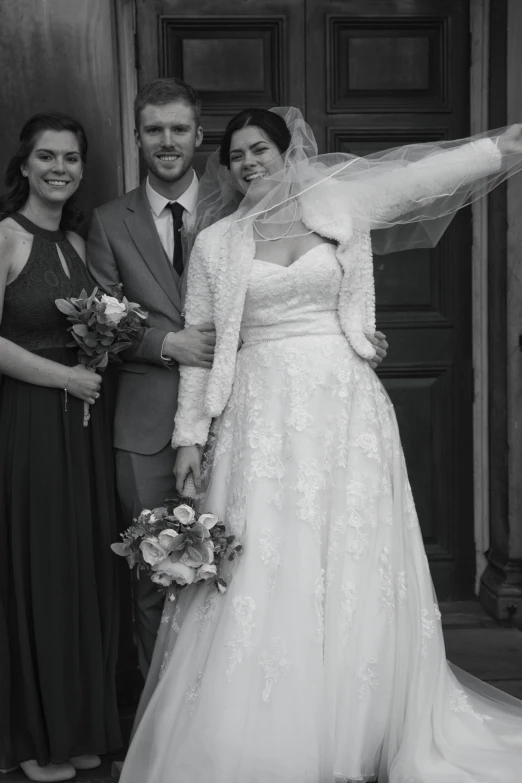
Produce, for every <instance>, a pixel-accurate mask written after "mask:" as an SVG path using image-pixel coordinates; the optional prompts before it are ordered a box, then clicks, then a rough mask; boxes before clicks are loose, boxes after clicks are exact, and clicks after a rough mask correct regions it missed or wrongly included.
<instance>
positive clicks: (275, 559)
mask: <svg viewBox="0 0 522 783" xmlns="http://www.w3.org/2000/svg"><path fill="white" fill-rule="evenodd" d="M280 547H281V536H276V534H275V533H274V531H273V530H271V529H270V528H269V527H265V528H264V529H263V530H262V532H261V535H260V537H259V552H260V554H261V560H262V561H263V564H264V565H265V567H266V571H267V582H268V584H267V589H268V592H269V593H271V592H273V590H274V587H275V583H276V579H277V574H278V571H279V568H280V566H281V555H280V553H279V549H280Z"/></svg>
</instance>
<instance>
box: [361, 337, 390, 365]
mask: <svg viewBox="0 0 522 783" xmlns="http://www.w3.org/2000/svg"><path fill="white" fill-rule="evenodd" d="M366 339H367V340H369V341H370V342H371V344H372V345H374V346H375V353H376V355H375V356H374V357H373V359H371V360H370V361H369V362H368V364H369V365H370V367H371V368H372V370H376V369H377V367H378V366H379V364H380V363H381V362H382V361H384V359H386V354H387V353H388V348H389V345H388V343H387V341H386V335H385V334H383V333H382V332H375V334H367V335H366Z"/></svg>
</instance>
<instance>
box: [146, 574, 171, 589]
mask: <svg viewBox="0 0 522 783" xmlns="http://www.w3.org/2000/svg"><path fill="white" fill-rule="evenodd" d="M150 580H151V582H154V584H156V585H161V586H162V587H168V586H169V585H170V583H171V580H170V578H169V577H168V576H165V574H152V575H151V577H150Z"/></svg>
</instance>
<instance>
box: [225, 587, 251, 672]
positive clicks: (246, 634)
mask: <svg viewBox="0 0 522 783" xmlns="http://www.w3.org/2000/svg"><path fill="white" fill-rule="evenodd" d="M255 609H256V603H255V601H254V599H253V598H251V597H250V596H248V595H238V596H236V597H235V598H234V600H233V602H232V612H233V614H234V619H235V622H236V632H235V634H234V636H233V638H232V639H231V640H230V641H228V642H227V643H226V647H228V648H229V649H230V650H231V653H230V655H229V658H228V661H229V663H228V667H227V671H226V678H227V680H231V679H232V675H233V674H234V671H235V668H236V665H237V664H238V663H241V662H242V661H243V659H244V658H249V657H250V654H251V653H252V650H253V649H254V642H253V641H252V634H253V632H254V628H255V623H254V622H253V619H254V612H255Z"/></svg>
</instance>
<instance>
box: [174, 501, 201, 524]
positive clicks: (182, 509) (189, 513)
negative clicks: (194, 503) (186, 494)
mask: <svg viewBox="0 0 522 783" xmlns="http://www.w3.org/2000/svg"><path fill="white" fill-rule="evenodd" d="M172 513H173V515H174V517H175V518H176V519H177V520H178V522H181V524H182V525H192V523H193V522H194V521H195V519H196V513H195V511H194V509H193V508H191V506H187V505H186V503H183V504H182V505H181V506H178V507H177V508H175V509H174V511H173V512H172Z"/></svg>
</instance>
